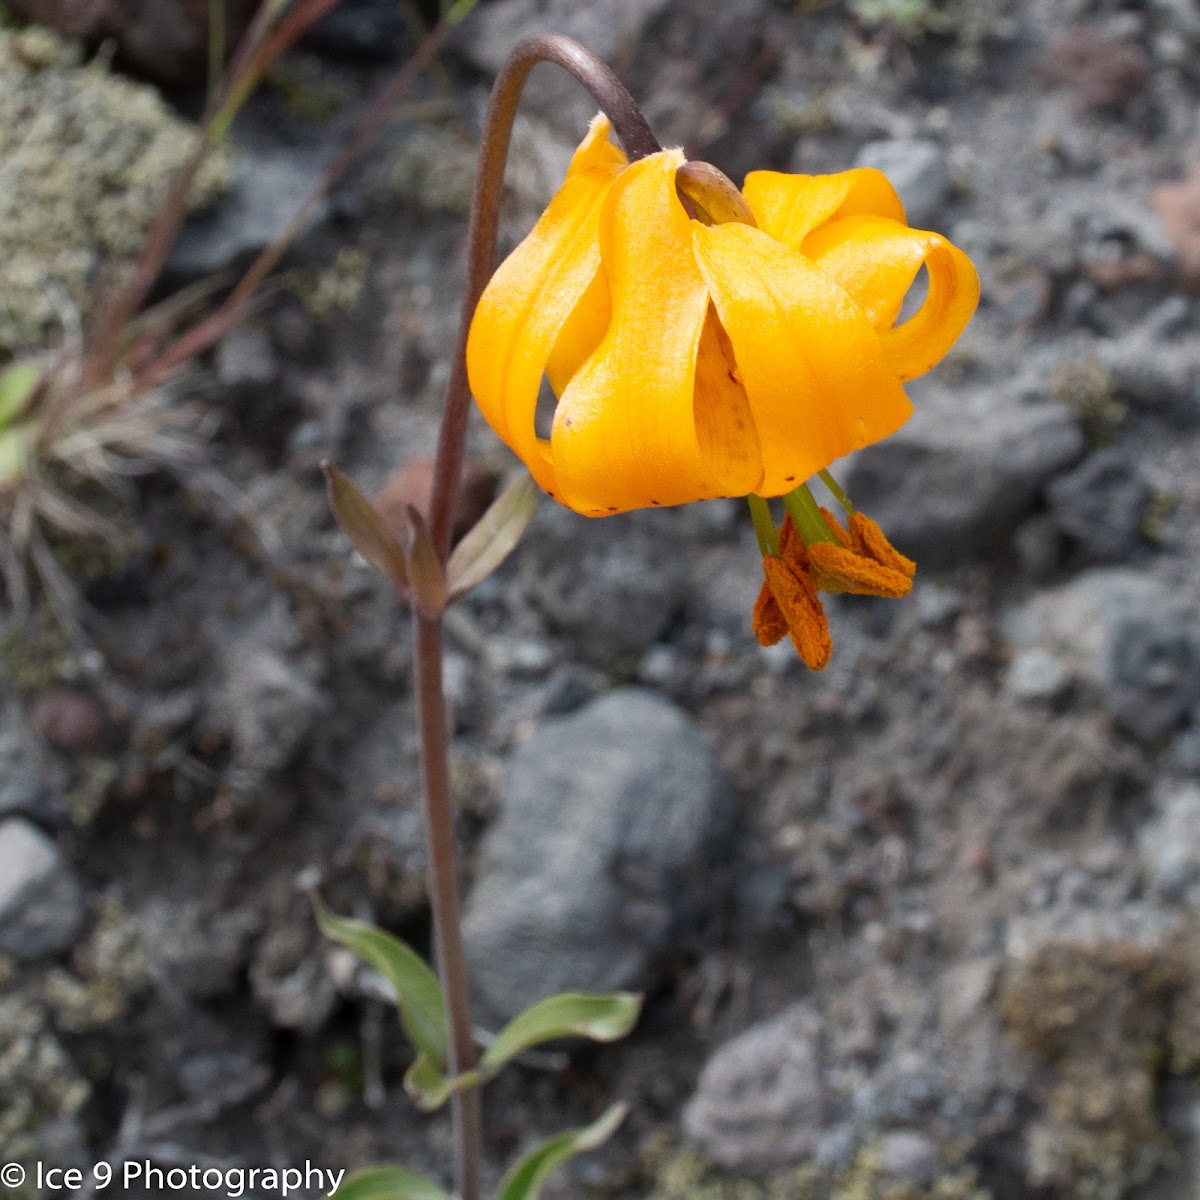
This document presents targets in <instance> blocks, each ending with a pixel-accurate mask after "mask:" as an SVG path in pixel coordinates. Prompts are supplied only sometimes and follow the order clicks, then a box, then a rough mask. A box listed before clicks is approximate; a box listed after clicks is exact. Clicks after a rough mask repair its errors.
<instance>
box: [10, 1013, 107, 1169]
mask: <svg viewBox="0 0 1200 1200" xmlns="http://www.w3.org/2000/svg"><path fill="white" fill-rule="evenodd" d="M90 1090H91V1089H90V1088H89V1086H88V1083H87V1081H86V1080H85V1079H83V1078H82V1077H81V1076H80V1074H79V1073H78V1071H77V1070H76V1069H75V1064H74V1063H73V1062H72V1061H71V1057H70V1055H68V1054H67V1052H66V1050H64V1049H63V1047H62V1044H61V1043H60V1042H59V1041H58V1039H57V1038H56V1037H55V1036H54V1033H53V1031H52V1030H51V1028H50V1025H49V1020H48V1015H47V1013H46V1011H45V1009H44V1008H43V1007H42V1006H41V1005H40V1004H37V1003H34V1002H32V1001H30V1000H29V999H27V998H25V997H23V996H20V995H10V996H6V997H4V998H2V999H0V1159H5V1160H14V1159H21V1158H23V1157H26V1156H28V1155H29V1153H30V1152H31V1150H32V1149H33V1142H32V1134H33V1131H34V1130H35V1129H36V1128H37V1127H38V1125H40V1124H42V1123H43V1122H44V1121H49V1120H54V1119H56V1118H61V1117H69V1116H71V1115H72V1114H74V1113H76V1112H78V1111H79V1109H80V1108H81V1107H82V1106H83V1104H84V1103H85V1102H86V1101H87V1098H88V1095H89V1093H90Z"/></svg>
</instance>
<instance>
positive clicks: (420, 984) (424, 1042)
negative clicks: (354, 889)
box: [313, 896, 449, 1068]
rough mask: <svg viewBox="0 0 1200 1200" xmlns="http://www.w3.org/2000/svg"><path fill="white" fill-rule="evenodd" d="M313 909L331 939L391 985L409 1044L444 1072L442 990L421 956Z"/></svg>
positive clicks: (361, 924) (318, 906)
mask: <svg viewBox="0 0 1200 1200" xmlns="http://www.w3.org/2000/svg"><path fill="white" fill-rule="evenodd" d="M313 907H314V908H315V910H316V914H317V924H318V925H319V926H320V927H321V932H322V933H323V934H324V935H325V936H326V937H327V938H332V939H333V941H335V942H340V943H341V944H342V945H343V946H347V947H349V948H350V949H351V950H353V951H354V953H355V954H357V955H358V957H359V958H361V959H362V960H363V961H364V962H365V963H367V964H368V966H371V967H374V969H375V970H376V971H378V972H379V973H380V975H382V976H383V977H384V979H386V980H387V981H388V983H390V984H391V985H392V990H393V991H394V992H395V993H396V1008H397V1009H398V1010H399V1012H400V1023H401V1025H403V1026H404V1032H405V1033H406V1034H407V1035H408V1037H409V1040H410V1041H411V1042H412V1044H413V1045H414V1046H415V1047H416V1048H417V1050H418V1051H420V1052H421V1054H423V1055H425V1056H427V1057H428V1058H429V1059H430V1061H431V1063H432V1064H433V1065H434V1066H435V1067H437V1068H441V1067H442V1066H444V1065H445V1062H446V1051H447V1047H448V1045H449V1036H448V1034H447V1032H446V1015H445V1007H444V1001H443V998H442V985H441V984H440V983H439V982H438V978H437V976H436V975H435V974H434V973H433V972H432V971H431V970H430V969H429V967H427V966H426V965H425V962H424V960H422V958H421V957H420V955H418V954H417V953H416V952H415V951H413V950H411V949H410V948H409V947H408V946H406V945H405V944H404V943H403V942H402V941H401V940H400V939H399V938H397V937H393V936H392V935H391V934H390V933H387V932H386V931H385V930H382V929H378V928H376V926H374V925H369V924H368V923H367V922H366V921H355V920H353V919H351V918H349V917H339V916H335V915H334V914H333V913H331V912H330V911H329V910H328V909H327V908H326V907H325V906H324V905H323V904H322V903H321V902H320V900H318V899H317V898H316V897H315V896H314V897H313Z"/></svg>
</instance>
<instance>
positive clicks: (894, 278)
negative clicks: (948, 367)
mask: <svg viewBox="0 0 1200 1200" xmlns="http://www.w3.org/2000/svg"><path fill="white" fill-rule="evenodd" d="M802 249H803V252H804V254H805V255H807V256H808V257H809V258H811V259H812V260H813V262H814V263H815V264H816V265H817V266H818V267H819V268H820V269H821V270H822V271H824V272H825V273H826V274H827V275H830V276H831V277H832V278H834V279H836V280H837V282H838V283H839V284H841V286H842V287H844V288H845V289H846V291H847V292H849V293H850V295H851V296H852V297H853V298H854V299H855V300H856V301H857V302H858V303H859V304H860V305H861V306H862V308H863V311H864V312H866V313H867V315H868V316H869V317H870V318H871V322H872V324H874V326H875V328H876V329H878V330H879V331H880V334H881V338H882V341H883V348H884V352H885V353H886V354H887V356H888V359H889V361H890V362H891V363H892V364H893V366H894V367H895V368H896V370H897V371H898V372H899V373H900V378H901V379H913V378H915V377H916V376H918V375H921V374H924V372H926V371H928V370H929V369H930V367H932V366H933V365H934V364H935V363H937V362H939V361H940V360H941V359H942V358H943V357H944V355H945V354H946V352H947V351H948V350H949V349H950V347H951V346H952V345H953V344H954V342H955V341H956V340H957V339H958V336H959V334H961V333H962V331H963V329H964V328H966V324H967V322H968V321H969V320H970V319H971V314H972V313H974V311H975V307H976V305H977V304H978V303H979V276H978V274H977V273H976V271H975V267H974V266H973V265H972V263H971V260H970V259H969V258H968V257H967V256H966V255H965V254H964V253H963V252H962V251H961V250H959V249H958V247H957V246H954V245H951V243H950V242H948V241H947V240H946V239H945V238H944V237H942V235H941V234H938V233H929V232H927V231H925V230H920V229H909V228H907V227H906V226H904V225H900V224H898V223H897V222H895V221H889V220H885V219H883V218H881V217H842V218H840V219H839V220H836V221H830V222H829V223H828V224H826V225H822V226H821V228H819V229H816V230H814V231H813V232H812V233H811V234H809V236H808V237H807V238H805V240H804V245H803V247H802ZM922 264H923V265H924V266H925V268H926V270H927V271H928V273H929V291H928V293H927V295H926V297H925V303H924V304H922V305H921V307H920V309H919V310H918V311H917V312H916V313H915V314H914V315H913V316H912V317H910V318H909V319H908V320H907V321H905V322H904V324H902V325H900V326H898V327H896V328H893V325H894V323H895V320H896V317H897V316H898V315H899V313H900V308H901V305H902V304H903V302H904V296H905V293H906V292H907V291H908V289H909V287H911V286H912V282H913V280H914V279H915V278H916V276H917V272H918V271H919V270H920V269H921V266H922Z"/></svg>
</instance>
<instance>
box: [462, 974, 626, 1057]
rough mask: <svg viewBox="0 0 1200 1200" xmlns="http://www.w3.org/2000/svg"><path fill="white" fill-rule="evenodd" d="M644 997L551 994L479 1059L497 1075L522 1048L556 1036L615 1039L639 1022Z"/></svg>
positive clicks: (501, 1034)
mask: <svg viewBox="0 0 1200 1200" xmlns="http://www.w3.org/2000/svg"><path fill="white" fill-rule="evenodd" d="M641 1008H642V998H641V996H638V995H635V994H634V993H632V992H614V993H613V994H612V995H608V996H588V995H582V994H579V993H572V992H567V993H564V994H563V995H561V996H550V997H549V998H547V999H545V1000H541V1001H539V1002H538V1003H537V1004H535V1005H534V1006H533V1007H532V1008H528V1009H526V1010H525V1011H524V1012H523V1013H521V1014H520V1015H519V1016H516V1017H513V1019H512V1020H511V1021H509V1023H508V1024H507V1025H505V1027H504V1028H503V1029H502V1030H500V1032H499V1033H498V1034H497V1035H496V1038H495V1040H494V1041H493V1042H492V1044H491V1045H490V1046H489V1047H488V1048H487V1050H486V1051H485V1052H484V1054H483V1057H482V1058H481V1059H480V1060H479V1067H480V1070H482V1071H483V1072H484V1073H485V1074H487V1075H489V1076H491V1075H494V1074H495V1073H496V1072H497V1071H498V1070H500V1068H501V1067H502V1066H504V1064H505V1063H506V1062H509V1061H510V1060H511V1059H513V1058H515V1057H516V1056H517V1055H518V1054H520V1053H521V1052H522V1051H523V1050H528V1049H529V1048H530V1047H531V1046H536V1045H538V1044H539V1043H541V1042H549V1041H553V1040H554V1039H555V1038H564V1037H585V1038H591V1040H592V1041H594V1042H615V1041H617V1040H618V1039H619V1038H623V1037H624V1036H625V1035H626V1034H627V1033H628V1032H629V1031H630V1030H631V1029H632V1028H633V1027H634V1025H636V1024H637V1019H638V1013H639V1012H640V1011H641Z"/></svg>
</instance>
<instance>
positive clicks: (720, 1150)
mask: <svg viewBox="0 0 1200 1200" xmlns="http://www.w3.org/2000/svg"><path fill="white" fill-rule="evenodd" d="M821 1032H822V1026H821V1019H820V1017H819V1016H818V1015H817V1014H816V1013H815V1012H814V1011H813V1010H812V1009H811V1008H808V1007H807V1006H805V1005H795V1006H794V1007H792V1008H789V1009H787V1010H786V1011H785V1012H784V1013H782V1014H781V1015H779V1016H777V1017H775V1018H773V1019H771V1020H768V1021H764V1022H762V1023H761V1024H758V1025H754V1026H752V1027H751V1028H749V1029H747V1030H746V1031H745V1032H744V1033H740V1034H738V1035H737V1037H735V1038H733V1039H732V1040H730V1041H728V1042H726V1043H725V1044H724V1045H723V1046H721V1047H719V1048H718V1049H717V1051H716V1052H715V1053H714V1054H713V1056H712V1057H711V1058H710V1059H709V1060H708V1062H707V1063H705V1065H704V1069H703V1070H702V1071H701V1072H700V1078H699V1081H698V1082H697V1084H696V1091H695V1093H694V1094H693V1096H692V1098H691V1100H689V1101H688V1104H687V1107H686V1108H685V1109H684V1112H683V1129H684V1136H685V1137H686V1138H687V1140H688V1141H689V1142H691V1143H692V1144H693V1145H695V1146H697V1147H698V1148H699V1149H700V1150H701V1151H702V1152H703V1153H704V1155H705V1156H706V1157H707V1158H709V1159H711V1160H712V1161H713V1162H714V1163H716V1164H718V1165H719V1166H721V1167H724V1168H726V1169H727V1170H731V1171H746V1172H751V1173H754V1172H762V1171H771V1170H776V1169H779V1168H782V1167H787V1166H792V1165H794V1164H796V1163H799V1162H801V1161H803V1160H804V1159H805V1158H807V1157H808V1156H809V1155H811V1154H813V1153H814V1152H815V1150H816V1149H817V1146H818V1142H819V1140H820V1138H821V1133H822V1123H823V1121H824V1119H825V1110H826V1096H825V1087H824V1083H823V1081H822V1077H821V1049H820V1038H821ZM823 1145H824V1150H825V1153H826V1154H833V1153H836V1151H837V1149H838V1148H837V1147H834V1146H831V1145H829V1144H828V1142H826V1143H824V1144H823Z"/></svg>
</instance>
